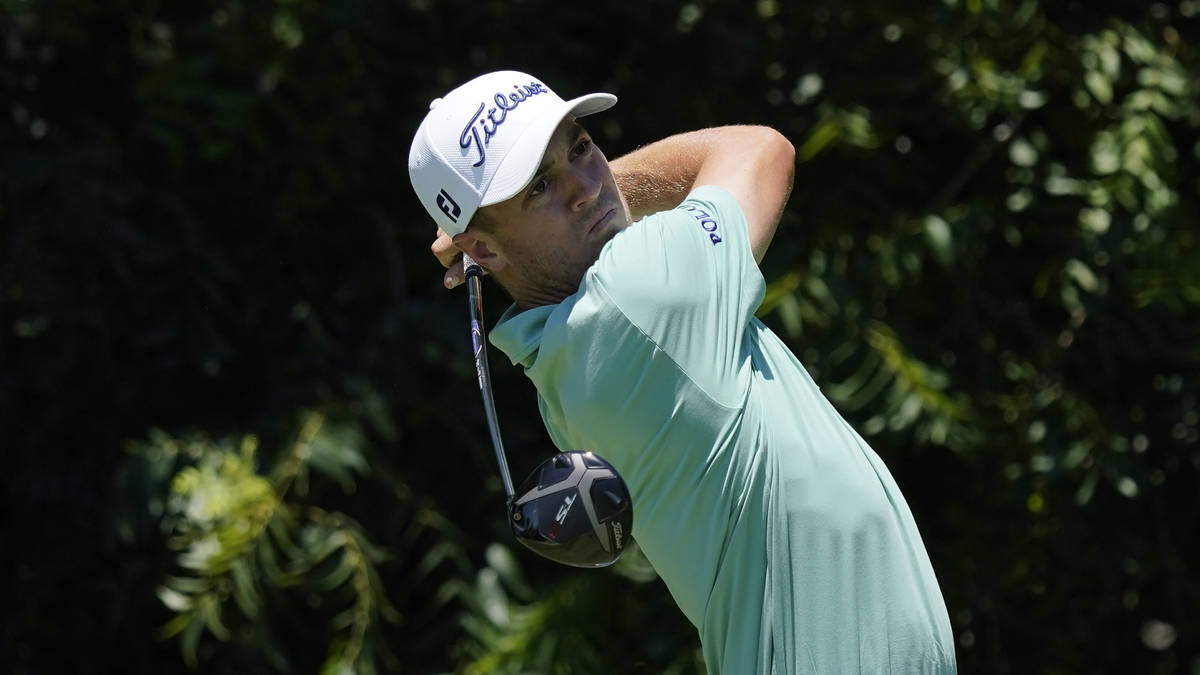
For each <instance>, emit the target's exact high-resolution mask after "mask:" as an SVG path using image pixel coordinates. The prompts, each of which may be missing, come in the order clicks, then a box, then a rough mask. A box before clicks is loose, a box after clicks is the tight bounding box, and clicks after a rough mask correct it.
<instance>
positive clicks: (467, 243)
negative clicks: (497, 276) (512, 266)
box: [453, 232, 508, 273]
mask: <svg viewBox="0 0 1200 675" xmlns="http://www.w3.org/2000/svg"><path fill="white" fill-rule="evenodd" d="M453 241H454V245H455V246H457V247H458V250H460V251H462V252H463V253H466V254H467V255H469V256H471V257H472V258H474V259H475V262H477V263H479V264H480V265H481V266H482V267H483V268H484V269H485V270H487V271H489V272H492V273H495V272H496V271H498V270H502V269H504V267H505V266H506V265H507V264H508V263H507V261H506V260H505V259H504V256H502V255H500V254H499V253H497V252H496V251H493V250H492V247H491V246H489V245H488V243H487V242H486V241H484V240H483V239H480V238H479V237H477V236H476V235H475V234H474V233H473V232H463V233H461V234H457V235H455V236H454V239H453Z"/></svg>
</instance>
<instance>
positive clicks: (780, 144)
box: [762, 127, 796, 175]
mask: <svg viewBox="0 0 1200 675" xmlns="http://www.w3.org/2000/svg"><path fill="white" fill-rule="evenodd" d="M762 133H763V136H764V139H763V142H764V144H765V145H766V148H767V151H768V153H769V156H770V157H771V159H772V160H773V162H775V163H776V164H777V166H779V167H780V168H782V169H786V171H787V172H788V174H789V175H790V174H791V173H792V172H793V171H794V170H795V167H796V147H795V146H793V145H792V142H791V141H789V140H788V137H787V136H784V135H783V134H782V133H780V132H779V131H777V130H775V129H772V128H771V127H763V132H762Z"/></svg>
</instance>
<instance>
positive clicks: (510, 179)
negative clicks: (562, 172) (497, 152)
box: [479, 94, 617, 206]
mask: <svg viewBox="0 0 1200 675" xmlns="http://www.w3.org/2000/svg"><path fill="white" fill-rule="evenodd" d="M616 102H617V97H616V96H613V95H612V94H588V95H586V96H580V97H579V98H573V99H571V100H570V101H565V102H563V104H562V105H561V106H559V107H557V108H556V109H554V110H548V111H546V112H545V113H544V114H543V115H542V116H541V117H540V118H539V119H538V120H537V121H535V122H534V123H533V124H530V125H529V126H528V127H527V128H526V129H525V133H523V134H522V135H521V138H520V139H518V140H517V142H516V143H515V144H514V145H513V147H512V148H510V149H509V151H508V153H507V154H506V155H505V156H504V159H503V161H501V163H500V165H499V166H498V167H496V174H495V177H494V178H493V179H492V182H491V184H490V185H488V187H487V189H485V190H484V192H483V199H481V200H480V202H479V205H480V206H489V205H491V204H498V203H500V202H502V201H504V200H506V199H511V198H512V197H513V196H514V195H516V194H517V193H518V192H520V191H521V190H522V189H524V188H525V186H526V185H528V184H529V181H531V180H533V176H534V173H535V172H536V171H537V168H538V166H539V165H540V164H541V163H542V155H544V154H546V146H548V145H549V144H550V138H551V137H552V136H554V131H555V130H556V129H558V125H559V123H561V122H562V121H563V119H564V118H566V117H567V116H568V115H574V116H575V117H583V116H585V115H591V114H593V113H598V112H600V111H601V110H607V109H609V108H611V107H613V105H615V104H616Z"/></svg>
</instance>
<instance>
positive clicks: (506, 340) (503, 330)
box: [488, 304, 558, 368]
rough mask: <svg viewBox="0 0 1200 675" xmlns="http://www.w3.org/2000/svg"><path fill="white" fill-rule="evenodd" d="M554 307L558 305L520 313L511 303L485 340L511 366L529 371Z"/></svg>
mask: <svg viewBox="0 0 1200 675" xmlns="http://www.w3.org/2000/svg"><path fill="white" fill-rule="evenodd" d="M557 307H558V305H542V306H540V307H534V308H532V309H526V310H524V311H522V310H521V308H519V307H517V306H516V305H515V304H513V305H511V306H510V307H509V308H508V309H507V310H505V312H504V314H503V315H502V316H501V317H500V320H499V321H498V322H497V323H496V327H495V328H493V329H492V331H491V332H490V333H488V341H489V342H491V343H492V344H493V345H495V346H496V348H497V349H499V350H500V351H502V352H504V354H505V355H506V356H508V358H509V360H510V361H512V363H513V365H514V366H515V365H517V364H520V365H522V366H524V367H526V368H529V367H530V366H532V365H533V361H534V359H535V358H536V357H537V351H538V348H539V347H541V345H542V333H543V332H544V331H545V329H546V321H547V320H549V319H550V315H551V314H552V313H553V312H554V310H555V309H556V308H557Z"/></svg>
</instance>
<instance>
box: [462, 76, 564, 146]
mask: <svg viewBox="0 0 1200 675" xmlns="http://www.w3.org/2000/svg"><path fill="white" fill-rule="evenodd" d="M513 89H515V90H516V91H514V92H512V93H510V94H508V95H507V96H505V95H504V92H502V91H500V92H496V95H495V96H494V97H492V100H493V101H495V102H496V107H494V108H488V109H487V115H486V116H484V115H483V109H484V107H486V106H487V103H480V104H479V109H478V110H476V111H475V114H474V115H473V116H472V117H471V121H470V122H468V123H467V126H465V127H463V132H462V136H459V138H458V144H459V145H460V146H462V147H463V149H470V148H472V147H474V148H475V151H476V152H478V153H479V161H478V162H475V163H474V164H473V165H472V166H482V165H483V161H484V160H485V159H487V151H486V150H484V147H485V146H486V145H487V144H488V142H489V141H491V140H492V136H495V135H496V129H498V128H500V125H501V124H504V120H505V118H507V117H508V111H510V110H516V109H517V106H519V105H521V103H522V102H524V101H525V100H526V99H528V98H529V97H530V96H537V95H538V94H548V93H550V90H549V89H547V88H546V85H544V84H542V83H541V82H531V83H529V84H526V85H519V84H514V85H513ZM480 129H482V130H483V136H482V137H480V133H479V130H480Z"/></svg>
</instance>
